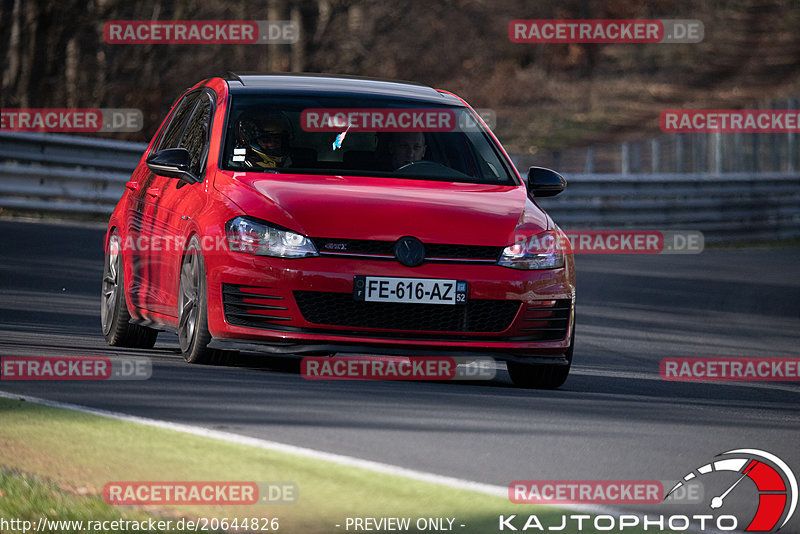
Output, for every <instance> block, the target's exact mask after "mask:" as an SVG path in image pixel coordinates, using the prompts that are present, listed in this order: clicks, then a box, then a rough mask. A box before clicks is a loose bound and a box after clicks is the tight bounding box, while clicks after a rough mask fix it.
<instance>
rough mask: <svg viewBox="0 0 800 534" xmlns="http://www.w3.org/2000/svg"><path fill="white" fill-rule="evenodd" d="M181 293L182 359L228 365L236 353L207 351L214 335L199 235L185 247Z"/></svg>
mask: <svg viewBox="0 0 800 534" xmlns="http://www.w3.org/2000/svg"><path fill="white" fill-rule="evenodd" d="M178 292H179V293H178V341H179V342H180V345H181V353H182V354H183V359H184V360H186V361H187V362H189V363H196V364H206V365H219V364H225V363H228V362H229V361H230V359H231V357H232V355H233V354H234V353H231V352H228V351H223V350H219V349H210V348H208V343H209V342H210V341H211V333H210V332H209V331H208V299H207V297H206V295H207V292H206V267H205V262H204V261H203V253H202V251H201V249H200V240H199V239H198V238H197V236H193V237H192V239H191V240H190V241H189V246H187V247H186V252H185V254H184V256H183V261H182V262H181V272H180V286H179V289H178Z"/></svg>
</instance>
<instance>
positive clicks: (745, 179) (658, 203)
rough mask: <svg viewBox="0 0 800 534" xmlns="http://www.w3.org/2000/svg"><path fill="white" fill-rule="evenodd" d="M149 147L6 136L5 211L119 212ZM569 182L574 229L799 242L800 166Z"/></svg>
mask: <svg viewBox="0 0 800 534" xmlns="http://www.w3.org/2000/svg"><path fill="white" fill-rule="evenodd" d="M146 148H147V145H145V144H144V143H127V142H122V141H112V140H104V139H94V138H86V137H76V136H67V135H55V134H20V133H7V132H0V207H2V208H11V209H16V210H35V211H41V212H53V213H80V214H108V213H111V211H112V210H113V208H114V205H115V204H116V202H117V200H119V198H120V196H122V192H123V189H124V184H125V182H126V181H127V180H128V178H129V176H130V173H131V171H132V170H133V168H134V167H135V166H136V164H137V163H138V161H139V159H140V158H141V156H142V153H143V152H144V150H145V149H146ZM520 170H521V171H523V172H522V173H523V174H524V173H525V172H527V169H520ZM566 178H567V180H568V182H569V186H568V187H567V189H566V191H565V192H564V193H562V194H561V195H559V196H557V197H553V198H543V199H541V200H540V201H539V203H540V204H541V206H542V207H544V208H545V209H546V210H547V212H548V213H550V214H551V215H552V216H553V218H554V219H555V220H556V221H557V222H558V224H559V226H561V227H562V228H563V229H565V230H572V229H623V228H628V229H632V228H635V229H650V230H675V229H681V230H696V231H701V232H703V233H704V234H705V239H706V241H707V242H729V241H741V240H746V241H756V240H773V239H792V238H800V172H792V173H789V172H782V173H781V172H774V173H760V174H746V173H736V174H721V175H712V174H624V175H623V174H567V175H566Z"/></svg>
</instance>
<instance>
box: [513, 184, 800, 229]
mask: <svg viewBox="0 0 800 534" xmlns="http://www.w3.org/2000/svg"><path fill="white" fill-rule="evenodd" d="M520 170H522V169H520ZM565 178H566V179H567V181H568V185H567V188H566V190H565V191H564V192H563V193H561V194H560V195H559V196H557V197H552V198H542V199H540V200H539V204H540V205H541V206H542V207H543V208H544V209H545V210H547V213H549V214H550V215H551V216H552V217H553V219H554V220H555V221H556V222H557V223H558V225H559V226H560V227H561V228H563V229H565V230H571V229H604V230H607V229H622V228H631V229H633V228H635V229H650V230H677V229H680V230H697V231H701V232H703V234H704V235H705V240H706V242H711V243H713V242H733V241H760V240H780V239H796V238H800V173H778V172H775V173H761V174H745V173H736V174H722V175H712V174H626V175H622V174H569V175H566V176H565Z"/></svg>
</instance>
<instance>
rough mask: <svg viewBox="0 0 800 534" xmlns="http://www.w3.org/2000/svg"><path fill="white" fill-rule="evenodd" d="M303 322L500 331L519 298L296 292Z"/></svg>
mask: <svg viewBox="0 0 800 534" xmlns="http://www.w3.org/2000/svg"><path fill="white" fill-rule="evenodd" d="M294 299H295V302H297V306H298V308H299V309H300V313H301V314H303V317H304V318H305V320H306V321H308V322H310V323H314V324H318V325H331V326H348V327H353V328H381V329H387V330H416V331H429V332H502V331H504V330H506V329H507V328H508V327H509V326H510V325H511V323H512V321H513V320H514V317H515V316H516V314H517V311H518V310H519V306H520V301H515V300H479V299H475V300H470V301H468V302H467V304H466V305H463V306H459V305H446V304H408V303H394V302H362V301H356V300H355V299H354V298H353V295H352V294H351V293H327V292H321V291H295V292H294Z"/></svg>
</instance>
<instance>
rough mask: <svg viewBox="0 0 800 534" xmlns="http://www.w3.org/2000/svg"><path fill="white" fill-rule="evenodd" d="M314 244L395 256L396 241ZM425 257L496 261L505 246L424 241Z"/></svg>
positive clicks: (327, 251) (316, 241) (318, 240)
mask: <svg viewBox="0 0 800 534" xmlns="http://www.w3.org/2000/svg"><path fill="white" fill-rule="evenodd" d="M312 241H314V245H316V247H317V250H319V251H320V253H323V254H330V255H337V254H341V255H345V254H369V255H374V256H384V257H387V258H394V245H395V242H394V241H370V240H367V239H335V238H327V237H326V238H321V237H320V238H314V239H313V240H312ZM424 245H425V259H426V260H429V261H430V260H431V259H432V258H436V259H446V260H484V261H489V260H491V261H496V260H497V259H498V258H499V257H500V254H502V253H503V247H484V246H480V245H451V244H446V243H424Z"/></svg>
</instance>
